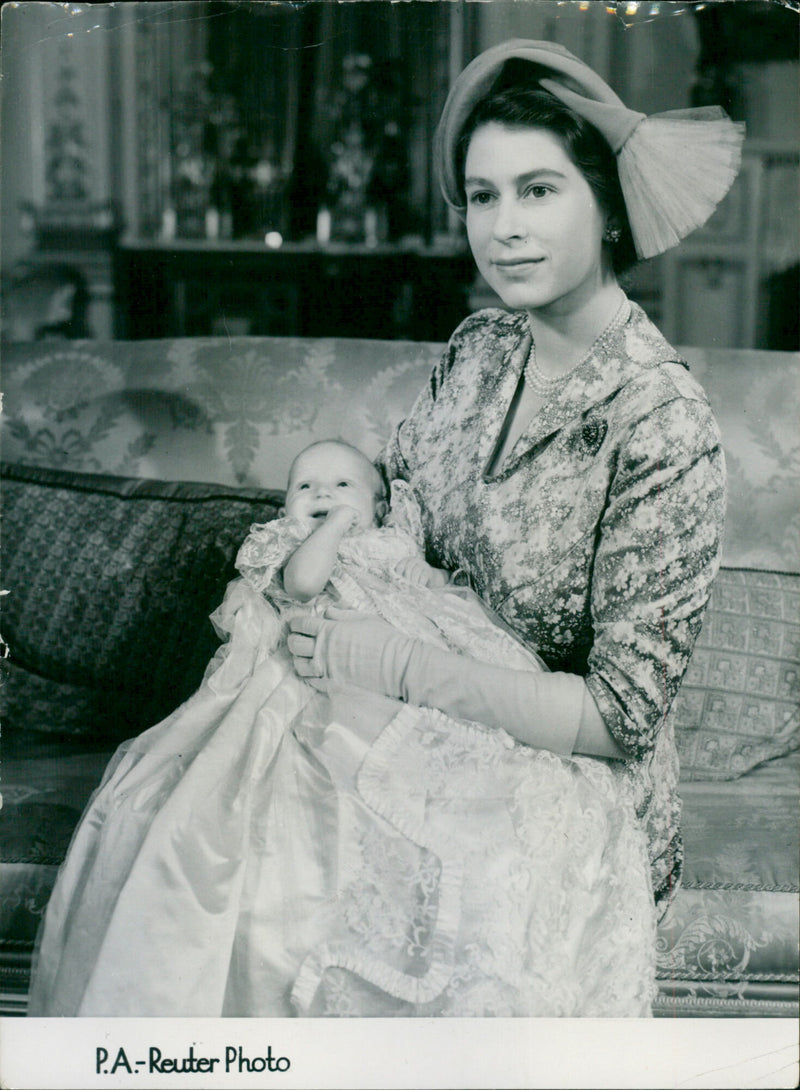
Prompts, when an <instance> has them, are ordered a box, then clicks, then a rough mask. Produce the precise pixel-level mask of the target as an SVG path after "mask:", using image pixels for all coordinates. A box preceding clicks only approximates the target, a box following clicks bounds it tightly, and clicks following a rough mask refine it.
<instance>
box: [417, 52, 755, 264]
mask: <svg viewBox="0 0 800 1090" xmlns="http://www.w3.org/2000/svg"><path fill="white" fill-rule="evenodd" d="M511 59H520V60H523V61H529V62H530V66H531V86H536V85H537V84H538V86H540V87H541V88H543V89H544V90H546V91H549V92H550V94H552V95H554V96H555V97H556V98H558V99H559V100H560V101H561V102H563V103H564V104H565V105H566V106H568V107H569V108H570V109H572V110H573V111H574V112H575V113H576V114H579V115H580V116H581V117H583V118H585V119H586V120H587V121H589V122H590V123H591V124H592V125H594V127H595V128H596V129H597V130H598V131H599V132H600V133H601V135H602V136H603V137H604V138H605V140H606V141H607V143H608V144H609V146H610V147H611V150H612V151H613V152H614V153H615V155H616V159H617V171H618V174H619V180H620V185H621V188H622V194H623V197H624V198H625V207H626V210H627V213H628V222H629V223H630V226H631V231H632V233H633V241H634V244H635V246H636V252H637V254H638V256H639V257H640V258H647V257H654V256H655V255H656V254H660V253H663V251H664V250H668V249H669V248H670V247H671V246H674V245H675V244H676V243H678V242H680V240H681V239H682V238H685V237H686V235H688V234H689V233H690V232H691V231H693V230H695V228H697V227H701V226H702V225H703V224H704V223H705V222H706V220H707V219H708V218H709V216H710V215H711V214H712V212H713V211H714V209H715V208H716V207H717V205H718V204H719V202H720V201H721V200H722V198H723V197H724V196H725V194H726V193H727V192H728V190H729V189H730V187H731V185H732V184H733V180H734V178H735V177H736V174H737V172H738V170H739V166H740V164H741V147H742V142H743V140H744V125H742V124H739V123H735V122H733V121H732V120H731V119H730V118H729V117H728V115H727V114H726V113H725V111H724V110H722V109H721V108H720V107H719V106H706V107H701V108H698V109H689V110H672V111H669V112H668V113H662V114H653V115H651V116H648V115H647V114H643V113H638V112H637V111H636V110H629V109H628V107H627V106H626V105H625V104H624V102H622V100H621V99H620V98H619V96H618V95H617V94H616V93H615V92H614V91H613V90H612V89H611V88H610V87H609V86H608V84H607V83H606V82H605V81H604V80H603V79H601V78H600V76H598V74H597V73H596V72H595V71H594V70H593V69H591V68H589V66H588V65H586V64H584V63H583V61H581V60H579V59H578V58H577V57H575V56H574V55H573V54H572V53H570V52H569V51H568V50H567V49H564V48H563V46H560V45H556V44H553V43H551V42H537V41H531V40H528V39H525V38H515V39H512V40H510V41H507V42H502V43H501V44H500V45H496V46H492V47H491V48H490V49H487V50H486V51H485V52H483V53H481V54H480V55H479V56H477V57H476V58H475V59H474V60H473V61H471V62H470V63H469V64H468V65H467V67H466V68H465V69H464V71H463V72H462V73H461V74H460V75H459V76H458V78H457V79H456V81H455V83H454V84H453V86H452V87H451V89H450V93H449V95H448V97H447V101H446V103H445V106H444V110H443V112H442V116H441V119H440V121H439V126H438V128H437V130H436V140H435V158H436V165H437V169H438V173H439V182H440V185H441V188H442V193H443V194H444V198H445V200H446V201H447V203H448V204H449V205H450V207H451V208H453V209H455V210H456V211H457V212H458V213H459V214H461V215H463V214H464V196H463V185H462V184H461V183H462V179H460V178H459V176H458V170H459V166H458V144H459V139H460V137H461V133H462V131H463V129H464V125H465V124H466V122H467V120H468V118H469V116H470V114H471V112H472V110H473V108H474V107H475V105H476V104H477V103H478V102H479V101H480V100H481V99H483V98H484V97H486V95H487V94H488V93H489V92H490V91H491V90H492V88H493V86H494V84H495V82H496V81H497V80H498V77H499V76H500V75H501V72H502V70H503V67H504V65H505V63H506V61H509V60H511Z"/></svg>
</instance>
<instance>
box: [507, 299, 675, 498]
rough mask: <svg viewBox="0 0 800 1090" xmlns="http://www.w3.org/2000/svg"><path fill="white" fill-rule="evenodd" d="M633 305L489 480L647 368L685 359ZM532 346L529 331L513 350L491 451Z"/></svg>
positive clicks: (539, 412) (520, 439) (508, 469)
mask: <svg viewBox="0 0 800 1090" xmlns="http://www.w3.org/2000/svg"><path fill="white" fill-rule="evenodd" d="M630 308H631V313H630V316H629V317H628V320H627V321H626V322H625V323H624V324H623V325H622V326H619V327H618V328H617V329H614V330H612V331H611V332H610V333H609V334H608V335H602V336H601V337H600V338H599V339H598V341H597V342H596V344H595V345H594V346H593V348H592V350H591V352H590V353H589V355H588V356H587V357H586V359H585V360H584V361H583V362H582V363H581V364H580V366H579V367H577V368H576V369H575V370H574V371H573V372H572V374H571V375H570V377H569V380H568V382H567V383H566V385H565V386H563V387H562V388H561V389H560V390H559V391H558V392H557V393H556V394H554V396H553V397H551V398H550V400H549V401H546V402H545V404H544V405H543V406H542V407H541V409H540V410H539V411H538V412H537V413H536V414H535V416H534V417H533V419H532V420H531V421H530V423H529V425H528V427H527V428H526V429H525V431H524V432H523V433H522V435H521V436H520V437H519V439H518V440H517V442H516V444H515V445H514V447H513V449H512V450H511V451H510V453H509V454H508V456H507V457H506V459H505V460H504V461H503V463H502V464H501V465H500V466H498V467H497V470H496V472H495V473H494V474H492V475H491V476H490V477H489V478H488V479H491V480H498V479H501V478H503V477H507V476H508V475H509V474H510V473H512V472H513V471H514V469H516V467H517V465H518V464H519V462H520V460H521V459H522V458H523V457H525V456H526V455H528V454H530V452H531V451H533V450H534V449H535V448H536V447H538V446H540V445H541V444H542V443H544V442H545V441H546V440H548V439H550V437H551V436H552V435H554V434H555V433H556V432H557V431H559V430H560V429H561V428H563V427H564V426H565V425H567V424H569V423H571V422H572V421H574V420H577V419H579V418H580V417H583V416H585V415H586V414H587V413H588V412H589V411H590V410H591V409H592V408H594V407H595V406H597V405H600V404H602V403H604V402H606V401H608V400H609V399H610V398H611V397H612V396H613V394H614V393H615V392H616V391H617V390H619V389H620V387H622V386H624V385H625V384H626V383H627V382H629V381H630V380H631V379H633V378H635V377H636V376H638V375H640V374H641V373H642V372H643V371H646V370H649V369H650V368H652V367H657V366H659V364H661V363H664V362H666V361H668V360H674V361H679V362H681V363H683V362H684V361H683V360H680V357H678V356H677V355H676V353H675V350H674V348H672V347H671V346H670V345H669V344H668V342H667V341H665V340H664V338H663V337H662V335H661V334H660V333H659V331H658V330H657V329H656V327H655V326H654V325H653V324H652V322H651V321H650V319H649V318H648V317H647V316H646V314H645V313H644V311H643V310H642V309H641V307H639V306H638V305H637V304H636V303H631V304H630ZM525 326H527V321H526V322H525ZM529 347H530V334H527V333H526V334H525V335H524V337H523V338H521V340H520V342H519V345H518V349H519V350H515V351H514V352H513V353H512V354H511V358H510V359H509V366H508V368H507V370H508V379H509V385H510V393H508V396H505V395H506V393H507V391H508V390H509V386H506V385H504V387H503V394H504V396H503V399H502V405H503V415H502V417H501V419H500V421H499V424H498V428H497V429H496V430H495V431H494V438H495V445H494V446H493V447H492V451H494V450H495V449H496V442H497V438H498V435H499V430H500V429H501V428H502V426H503V422H504V421H505V414H506V413H507V412H508V408H509V405H510V403H511V397H512V396H513V393H514V390H515V389H516V385H517V382H518V381H519V376H520V372H521V370H522V367H523V366H524V363H525V359H526V356H527V351H528V349H529ZM512 361H513V366H512ZM512 383H513V384H512Z"/></svg>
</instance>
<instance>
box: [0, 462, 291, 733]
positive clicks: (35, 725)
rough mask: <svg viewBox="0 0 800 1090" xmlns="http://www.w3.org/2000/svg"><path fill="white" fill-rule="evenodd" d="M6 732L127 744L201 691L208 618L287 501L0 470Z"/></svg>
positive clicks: (212, 639)
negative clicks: (261, 527)
mask: <svg viewBox="0 0 800 1090" xmlns="http://www.w3.org/2000/svg"><path fill="white" fill-rule="evenodd" d="M2 501H3V566H4V584H5V586H6V588H8V591H9V593H8V595H7V597H6V599H5V601H4V622H3V625H4V627H3V635H4V637H5V639H6V640H7V642H8V644H9V647H10V649H11V657H10V666H9V670H8V677H7V685H5V686H4V693H3V697H4V701H5V703H6V707H5V711H4V716H5V723H6V725H7V727H8V729H10V730H16V729H37V730H44V731H47V730H51V731H56V732H59V733H87V734H89V733H91V734H93V735H95V736H99V737H106V738H108V739H111V740H120V739H121V738H123V737H126V736H129V735H131V734H136V733H138V732H139V731H140V730H142V729H144V728H145V727H147V726H150V725H152V723H154V722H157V721H158V720H159V719H161V718H163V717H164V716H165V715H167V714H168V713H169V712H170V711H172V710H173V709H174V708H175V707H176V706H177V705H178V704H179V703H180V702H181V701H182V700H184V699H186V697H188V696H189V695H190V693H191V692H192V691H193V690H194V689H195V688H196V687H197V685H198V684H199V682H200V679H201V678H202V674H203V671H204V669H205V666H206V664H207V662H208V660H209V659H210V657H211V655H212V654H213V652H214V650H215V648H216V646H217V644H218V642H219V641H218V639H217V637H216V635H215V633H214V630H213V628H212V626H211V623H210V621H209V614H210V613H211V612H212V611H213V610H214V609H215V608H216V606H217V605H218V604H219V602H220V601H221V599H222V595H223V593H224V590H225V584H226V583H227V582H228V580H229V579H231V578H232V577H233V576H234V575H235V574H236V572H235V569H234V566H233V562H234V559H235V556H236V552H237V550H238V548H239V545H240V544H241V542H242V541H243V539H244V537H245V536H246V534H247V532H248V529H249V527H250V526H251V524H252V523H254V522H264V521H266V520H268V519H270V518H272V517H274V516H275V514H277V511H278V509H279V505H280V503H281V502H282V494H281V493H277V492H267V491H262V490H256V489H248V490H242V489H235V488H228V487H226V486H224V485H206V484H191V483H188V482H178V483H173V482H163V481H149V480H137V479H133V478H119V477H107V476H102V475H96V474H80V473H70V472H66V471H60V470H51V469H41V468H36V467H30V466H9V465H5V466H4V467H3V490H2Z"/></svg>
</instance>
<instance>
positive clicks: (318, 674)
mask: <svg viewBox="0 0 800 1090" xmlns="http://www.w3.org/2000/svg"><path fill="white" fill-rule="evenodd" d="M415 642H416V641H415V640H411V639H408V638H407V637H406V636H403V635H401V634H400V633H399V632H398V631H397V630H396V629H394V628H392V626H391V625H389V624H387V623H386V622H385V621H382V620H380V618H378V617H373V616H371V615H370V614H367V613H358V612H356V611H355V610H352V609H337V608H336V607H335V606H331V607H330V608H329V609H328V611H327V613H326V615H325V617H324V618H323V617H313V616H300V617H296V618H293V619H292V621H291V633H290V635H289V641H288V644H289V650H290V651H291V653H292V656H293V658H294V666H295V670H296V671H297V673H298V674H299V675H300V677H302V678H305V679H306V681H308V683H309V684H310V685H313V686H314V688H315V689H319V690H320V691H321V692H327V690H328V688H329V685H330V684H331V683H334V684H340V685H358V686H359V687H360V688H362V689H369V690H370V691H371V692H375V693H381V694H382V695H384V696H390V697H393V698H394V699H396V700H404V699H405V697H404V695H403V689H404V684H403V683H404V676H405V671H406V667H407V665H408V659H409V656H410V654H411V652H412V650H413V645H414V643H415Z"/></svg>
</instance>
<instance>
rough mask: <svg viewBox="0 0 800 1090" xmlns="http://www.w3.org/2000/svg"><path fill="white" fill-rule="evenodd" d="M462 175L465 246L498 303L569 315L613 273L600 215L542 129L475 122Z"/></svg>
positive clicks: (570, 165) (589, 193) (584, 185)
mask: <svg viewBox="0 0 800 1090" xmlns="http://www.w3.org/2000/svg"><path fill="white" fill-rule="evenodd" d="M464 173H465V181H464V189H465V192H466V198H467V235H468V237H469V244H470V247H471V249H472V253H473V256H474V258H475V261H476V263H477V265H478V269H479V270H480V272H481V274H482V275H483V277H484V278H485V279H486V281H487V282H488V283H489V285H490V286H491V287H492V288H493V289H494V290H495V291H496V292H497V294H498V295H499V296H500V298H501V299H502V300H503V302H504V303H505V304H506V306H508V307H511V308H513V309H524V310H539V309H542V308H546V309H549V310H550V311H551V312H552V313H559V314H561V313H569V312H570V311H572V310H574V309H576V308H577V307H579V306H580V305H581V304H582V303H583V302H585V301H587V300H588V299H590V298H591V297H592V296H593V295H594V293H595V292H596V291H597V290H598V289H599V288H600V287H601V285H602V284H603V283H605V282H606V280H607V277H608V276H609V275H611V276H613V273H610V271H608V270H606V267H605V265H604V261H603V231H604V228H605V220H606V217H605V215H604V213H603V210H602V209H601V208H600V206H599V204H598V202H597V198H596V197H595V195H594V193H593V191H592V188H591V186H590V185H589V183H588V182H587V181H586V179H585V178H584V176H583V174H582V173H581V171H580V170H579V168H578V167H577V166H576V165H575V164H574V163H573V161H572V159H571V158H570V157H569V155H568V154H567V152H566V151H565V150H564V147H563V145H562V143H561V141H560V140H559V138H558V137H557V136H555V135H554V134H553V133H551V132H550V131H549V130H547V129H539V128H524V129H523V128H508V127H507V126H505V125H501V124H499V123H497V122H494V121H491V122H487V123H486V124H483V125H480V126H479V127H478V128H477V129H476V130H475V132H474V133H473V134H472V138H471V139H470V142H469V147H468V149H467V157H466V163H465V171H464Z"/></svg>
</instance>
